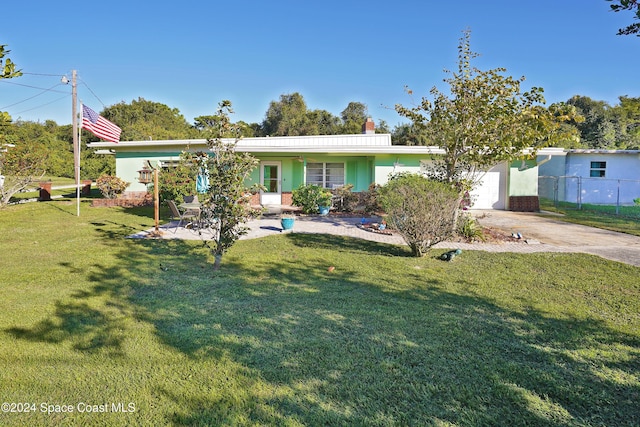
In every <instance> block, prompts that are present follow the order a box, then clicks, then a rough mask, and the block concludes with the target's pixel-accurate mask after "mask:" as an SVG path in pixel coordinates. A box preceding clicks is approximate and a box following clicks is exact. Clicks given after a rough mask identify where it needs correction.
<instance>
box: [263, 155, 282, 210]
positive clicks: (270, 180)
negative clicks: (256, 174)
mask: <svg viewBox="0 0 640 427" xmlns="http://www.w3.org/2000/svg"><path fill="white" fill-rule="evenodd" d="M281 169H282V167H281V164H280V162H261V163H260V184H262V185H263V186H264V188H265V189H264V190H263V191H262V192H261V193H260V204H262V205H281V204H282V189H281V187H280V181H281V176H280V175H281Z"/></svg>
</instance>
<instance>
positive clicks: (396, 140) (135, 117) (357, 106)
mask: <svg viewBox="0 0 640 427" xmlns="http://www.w3.org/2000/svg"><path fill="white" fill-rule="evenodd" d="M565 104H566V105H568V106H572V107H575V111H576V113H577V116H578V117H583V118H584V120H583V121H580V120H570V121H568V122H565V123H563V124H562V126H563V127H564V128H565V130H566V131H567V133H568V134H570V133H571V132H573V133H574V134H575V135H576V137H575V138H567V139H564V140H560V141H557V142H556V143H555V145H556V146H558V147H565V148H593V149H640V97H628V96H621V97H620V98H619V103H618V104H617V105H614V106H611V105H609V104H608V103H607V102H605V101H598V100H594V99H591V98H589V97H588V96H582V95H576V96H573V97H572V98H570V99H569V100H567V101H566V103H565ZM100 114H101V115H102V116H103V117H105V118H107V119H109V120H111V121H112V122H114V123H116V124H117V125H118V126H120V127H121V128H122V135H121V138H122V140H123V141H141V140H173V139H195V138H207V136H208V135H207V129H210V128H211V127H212V126H215V124H216V122H217V121H218V120H219V117H217V116H216V115H215V114H212V115H205V116H199V117H196V118H195V119H194V122H193V123H189V122H188V121H187V120H186V118H185V117H184V116H183V115H182V114H181V113H180V111H179V110H178V109H177V108H171V107H169V106H167V105H164V104H161V103H158V102H153V101H149V100H145V99H143V98H138V99H137V100H133V101H131V103H125V102H121V103H119V104H115V105H112V106H109V107H106V108H105V109H104V110H103V111H102V112H100ZM367 117H368V112H367V107H366V105H365V104H363V103H360V102H350V103H349V104H348V105H347V107H346V108H345V109H344V110H343V111H342V112H341V113H340V115H339V116H335V115H333V114H332V113H330V112H329V111H327V110H317V109H316V110H312V109H309V108H307V105H306V103H305V101H304V97H303V96H302V95H301V94H299V93H293V94H283V95H281V96H280V99H279V100H277V101H272V102H271V103H270V105H269V108H268V109H267V111H266V113H265V118H264V120H263V121H262V122H261V123H245V122H243V121H239V122H236V125H237V129H239V132H240V136H242V137H260V136H300V135H339V134H357V133H361V131H362V124H363V123H364V121H365V120H366V118H367ZM376 132H378V133H390V134H391V140H392V142H393V144H396V145H438V141H437V139H436V138H434V136H433V135H430V134H429V132H427V131H425V129H423V128H422V127H421V126H419V125H416V124H415V123H413V122H410V123H400V124H398V125H396V126H395V127H393V128H392V129H391V128H390V127H389V126H388V124H387V123H385V122H384V121H378V123H376ZM228 136H229V137H235V136H236V135H228ZM97 140H98V139H97V138H95V137H94V136H93V135H91V134H90V133H89V132H85V131H83V135H82V143H83V148H82V151H81V154H82V163H83V167H82V170H83V175H84V176H85V177H87V178H95V177H97V176H99V175H101V174H104V173H112V172H114V171H113V159H110V158H109V157H108V156H96V155H95V154H94V153H93V152H92V151H91V150H87V148H86V144H87V143H90V142H95V141H97ZM0 142H2V143H3V144H11V145H15V146H20V145H22V144H23V143H26V142H28V145H29V147H30V148H29V150H30V151H32V152H34V156H38V157H40V158H43V159H46V165H47V174H48V175H53V176H65V177H73V146H72V144H73V135H72V129H71V125H57V124H56V122H55V121H52V120H47V121H45V122H44V123H41V122H31V121H22V120H18V121H11V120H10V119H6V118H5V120H3V121H2V123H1V124H0Z"/></svg>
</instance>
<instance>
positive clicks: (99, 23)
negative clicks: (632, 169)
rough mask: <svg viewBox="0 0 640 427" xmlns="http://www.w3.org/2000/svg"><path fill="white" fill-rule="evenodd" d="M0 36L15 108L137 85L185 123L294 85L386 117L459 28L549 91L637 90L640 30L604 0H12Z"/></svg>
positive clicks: (259, 105)
mask: <svg viewBox="0 0 640 427" xmlns="http://www.w3.org/2000/svg"><path fill="white" fill-rule="evenodd" d="M2 15H3V24H2V26H1V27H0V44H6V45H8V48H9V49H10V50H11V53H10V55H9V57H10V58H11V59H12V60H13V61H14V62H15V63H16V64H17V65H18V67H19V68H21V69H22V70H23V72H25V73H29V74H25V75H24V76H23V77H20V78H17V79H12V80H5V81H0V111H8V112H9V114H11V116H12V117H13V119H14V120H15V119H22V120H34V121H41V122H44V121H45V120H48V119H51V120H55V121H56V122H57V123H58V124H68V123H71V87H70V85H62V84H60V77H61V76H63V75H66V76H68V77H71V71H72V70H74V69H75V70H77V72H78V77H79V80H78V81H79V83H78V96H79V99H81V100H82V101H83V102H84V103H85V104H87V105H88V106H90V107H91V108H93V109H94V110H96V111H98V112H99V111H101V110H102V109H103V108H104V107H105V106H110V105H113V104H116V103H119V102H123V101H124V102H126V103H130V102H131V101H132V100H134V99H138V98H144V99H146V100H149V101H154V102H160V103H163V104H166V105H168V106H169V107H171V108H177V109H178V110H179V111H180V112H181V113H182V114H183V115H184V116H185V118H186V119H187V121H188V122H190V123H192V122H193V119H194V118H195V117H197V116H200V115H208V114H212V113H213V112H214V111H215V108H216V106H217V103H218V102H219V101H221V100H223V99H229V100H231V101H232V103H233V106H234V109H235V112H236V114H235V115H234V116H233V120H234V121H237V120H244V121H246V122H262V120H263V119H264V115H265V112H266V111H267V108H268V106H269V102H270V101H274V100H278V99H279V97H280V95H282V94H285V93H293V92H299V93H300V94H302V95H303V97H304V99H305V101H306V103H307V107H308V108H309V109H323V110H328V111H330V112H331V113H332V114H334V115H339V114H340V112H341V111H342V110H344V108H345V107H346V106H347V105H348V103H349V102H351V101H356V102H362V103H364V104H366V105H367V107H368V112H369V115H370V116H371V117H373V118H374V120H376V122H377V121H379V120H380V119H382V120H385V121H386V122H387V123H388V124H389V125H390V126H391V127H393V126H395V125H397V124H398V123H401V122H403V121H404V120H403V119H402V118H401V117H399V116H398V115H397V113H395V111H394V110H393V106H394V105H395V104H397V103H402V104H405V105H408V104H410V103H411V99H410V98H409V97H408V96H407V95H406V94H405V93H404V90H403V88H404V86H405V85H408V86H410V87H411V89H412V90H413V91H414V94H415V95H414V96H417V97H420V96H426V95H428V91H429V90H430V89H431V87H433V86H437V87H438V88H439V89H441V90H443V91H444V90H446V89H447V86H446V84H445V83H443V81H442V79H443V78H445V77H446V74H445V73H444V71H443V70H444V69H455V68H456V61H457V45H458V41H459V39H460V37H461V36H462V31H463V30H464V29H465V28H469V29H470V30H471V47H472V50H474V51H475V52H478V53H479V54H480V55H481V56H480V57H479V58H477V59H476V60H475V62H474V65H475V66H477V67H478V68H480V69H484V70H487V69H490V68H496V67H505V68H507V74H509V75H512V76H514V77H520V76H525V77H526V82H525V87H530V86H541V87H543V88H544V89H545V97H546V99H547V103H552V102H558V101H566V100H567V99H569V98H570V97H571V96H572V95H576V94H579V95H584V96H589V97H591V98H593V99H597V100H603V101H607V102H609V103H610V104H611V105H615V104H617V102H618V97H619V96H621V95H627V96H632V97H638V96H640V79H639V78H638V76H639V70H640V38H638V37H635V36H617V35H616V34H615V33H616V31H617V29H618V28H620V27H622V26H625V25H627V24H630V23H632V22H633V21H632V14H631V13H629V12H620V13H614V12H610V11H609V3H607V2H606V1H604V0H536V1H516V0H512V1H507V0H485V1H478V0H458V1H454V2H444V1H436V0H411V1H407V0H397V1H389V0H386V1H379V0H369V1H359V0H353V1H350V0H340V1H337V0H324V1H316V2H313V1H305V0H271V1H258V0H235V1H231V2H221V1H190V0H183V1H179V2H176V1H172V2H168V1H163V0H157V1H154V2H149V3H148V2H138V1H136V0H129V1H121V0H111V1H108V2H102V3H99V2H94V3H91V2H80V1H76V0H70V1H65V2H52V1H48V0H46V1H45V0H39V1H29V2H18V1H11V2H9V3H8V4H6V5H3V7H2ZM45 89H48V90H45Z"/></svg>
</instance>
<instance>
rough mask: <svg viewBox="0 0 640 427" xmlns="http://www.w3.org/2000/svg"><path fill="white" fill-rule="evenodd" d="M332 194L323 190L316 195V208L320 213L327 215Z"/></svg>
mask: <svg viewBox="0 0 640 427" xmlns="http://www.w3.org/2000/svg"><path fill="white" fill-rule="evenodd" d="M332 198H333V194H331V192H330V191H328V190H324V191H322V192H321V193H320V194H319V195H318V199H317V200H318V210H319V211H320V215H328V214H329V210H330V209H331V199H332Z"/></svg>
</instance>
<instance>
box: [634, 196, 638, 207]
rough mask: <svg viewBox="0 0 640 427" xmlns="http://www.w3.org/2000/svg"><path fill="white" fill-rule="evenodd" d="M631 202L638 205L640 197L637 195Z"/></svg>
mask: <svg viewBox="0 0 640 427" xmlns="http://www.w3.org/2000/svg"><path fill="white" fill-rule="evenodd" d="M633 203H635V204H636V206H640V197H638V198H637V199H633Z"/></svg>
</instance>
